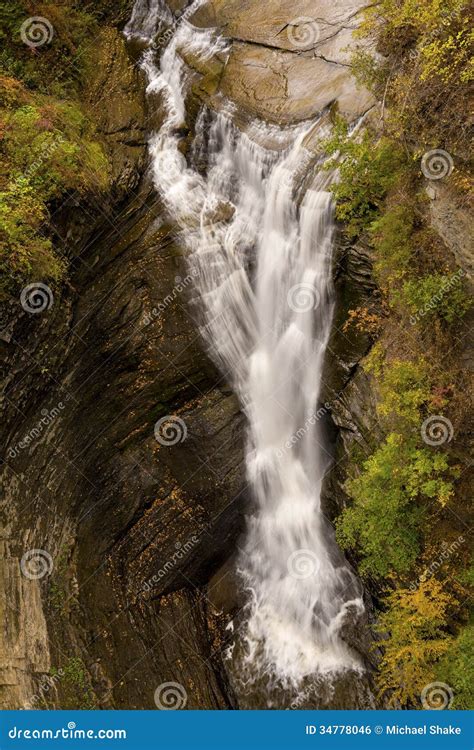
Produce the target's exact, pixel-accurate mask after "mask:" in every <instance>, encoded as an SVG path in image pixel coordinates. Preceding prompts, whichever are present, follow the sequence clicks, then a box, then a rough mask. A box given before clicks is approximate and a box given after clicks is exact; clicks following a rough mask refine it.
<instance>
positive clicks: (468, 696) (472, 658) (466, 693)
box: [436, 623, 474, 711]
mask: <svg viewBox="0 0 474 750" xmlns="http://www.w3.org/2000/svg"><path fill="white" fill-rule="evenodd" d="M473 673H474V625H473V624H472V623H471V624H469V625H467V626H466V627H464V628H462V629H461V631H460V633H459V635H458V637H457V638H456V639H455V640H454V641H452V642H451V643H450V646H449V648H448V650H447V651H446V653H445V654H444V656H443V658H442V659H441V660H440V662H439V665H438V667H437V669H436V678H437V679H438V680H440V681H441V682H445V683H446V684H447V685H449V686H450V687H451V688H452V690H453V693H454V699H453V702H452V705H451V708H452V709H458V710H462V711H467V710H472V709H474V682H473V680H472V675H473Z"/></svg>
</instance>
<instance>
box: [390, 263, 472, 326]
mask: <svg viewBox="0 0 474 750" xmlns="http://www.w3.org/2000/svg"><path fill="white" fill-rule="evenodd" d="M395 299H396V300H397V301H398V303H399V304H400V306H401V307H403V308H408V309H409V310H410V312H411V314H412V322H422V321H423V320H425V321H426V322H427V323H429V322H430V321H431V320H432V319H433V317H436V316H437V317H439V318H441V319H443V320H445V321H446V322H447V323H453V322H454V321H455V320H459V319H461V318H463V316H464V315H465V314H466V312H467V310H468V309H469V307H470V306H471V300H470V298H469V297H468V295H467V294H466V293H465V292H464V289H463V286H462V278H461V275H460V274H459V272H458V273H457V274H453V275H451V276H446V275H445V274H440V273H435V274H431V275H429V276H424V277H422V278H420V279H416V280H415V279H411V280H409V281H405V283H404V284H403V287H402V288H401V290H400V291H399V292H397V293H396V295H395Z"/></svg>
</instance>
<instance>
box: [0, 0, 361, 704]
mask: <svg viewBox="0 0 474 750" xmlns="http://www.w3.org/2000/svg"><path fill="white" fill-rule="evenodd" d="M182 6H183V3H181V2H178V1H176V2H173V4H172V9H173V10H175V11H176V10H181V9H182ZM315 6H317V8H316V9H315ZM359 7H360V4H359V3H352V2H344V3H337V2H336V3H326V2H318V3H314V2H310V1H309V0H306V1H304V2H303V0H299V1H297V2H291V3H290V2H281V0H272V1H271V2H269V3H265V4H262V3H261V2H257V0H252V1H251V0H241V1H237V0H232V1H231V2H223V1H221V0H213V1H212V2H210V3H209V4H208V5H207V6H205V7H203V8H202V9H201V10H200V11H199V13H198V14H197V16H196V18H195V19H193V21H194V22H196V23H198V24H199V25H202V26H219V27H220V28H222V30H223V33H225V34H226V35H227V36H228V37H229V38H231V39H233V43H232V46H231V50H230V56H229V58H228V59H224V58H222V59H216V60H213V61H210V62H209V63H208V65H207V68H206V70H200V71H198V74H197V79H198V80H197V83H196V86H195V89H194V94H195V96H194V101H191V102H190V109H191V111H197V110H198V109H199V107H200V106H201V103H202V101H203V100H204V101H206V102H207V103H210V104H211V105H212V104H213V103H214V102H216V103H217V100H218V99H219V98H222V96H226V97H230V98H231V99H232V100H233V101H234V102H235V103H236V104H237V105H238V107H239V108H242V110H243V111H245V113H246V114H247V115H248V116H258V117H261V118H263V119H267V120H269V121H271V122H275V123H279V124H289V123H292V122H299V121H301V120H302V119H305V118H308V117H313V116H314V115H315V114H316V113H318V112H320V111H321V110H322V109H324V108H325V107H326V106H328V105H329V104H330V103H331V102H333V101H334V100H337V101H338V102H339V106H340V109H341V110H342V111H343V112H344V113H348V114H349V116H350V119H353V118H355V117H358V116H359V115H360V114H361V113H362V112H364V111H365V110H366V109H367V107H368V106H370V100H369V99H368V97H367V95H366V94H364V93H361V92H358V91H357V90H356V89H355V86H354V83H353V81H352V80H351V78H350V76H349V73H348V69H347V60H346V58H345V54H346V53H344V52H343V51H342V50H343V48H344V47H345V46H346V45H347V43H348V42H349V39H350V34H351V28H352V26H353V24H354V23H355V22H356V18H357V12H358V10H359ZM314 16H316V23H317V30H316V31H315V30H314V29H315V27H314V26H313V24H312V19H313V17H314ZM308 17H309V18H310V23H309V32H310V34H314V35H315V36H314V40H311V39H310V42H309V44H306V41H305V43H304V46H302V42H301V40H302V39H303V40H306V39H307V36H306V34H307V33H308V28H307V26H308V21H307V20H304V23H302V24H301V23H296V24H295V23H293V22H294V21H298V19H300V20H301V19H302V18H303V19H307V18H308ZM300 26H302V27H303V28H301V29H300V28H299V27H300ZM295 39H296V41H297V44H296V46H295ZM313 41H314V43H313ZM96 54H97V59H96V61H95V65H94V66H93V67H94V69H95V71H96V73H95V75H94V76H93V78H92V79H91V81H90V85H89V90H88V96H89V101H90V105H91V106H93V105H94V104H96V103H97V102H98V101H100V103H101V105H100V107H99V108H98V109H99V110H100V112H99V115H98V122H99V128H100V132H101V135H102V137H103V140H104V142H105V144H106V147H107V148H108V150H109V153H110V156H111V165H112V180H113V186H112V189H111V192H110V195H108V196H107V197H104V196H97V195H96V196H94V195H90V196H87V198H84V197H80V196H71V197H70V198H69V199H68V201H67V202H66V203H65V204H63V205H62V206H61V207H59V208H58V209H57V211H56V214H55V216H54V225H55V229H56V232H57V239H56V241H57V243H58V245H59V246H60V247H61V249H62V250H63V252H64V253H65V254H66V255H67V257H69V258H70V259H71V268H72V270H71V278H70V283H69V284H68V285H67V286H66V287H65V288H64V289H62V290H61V291H59V290H58V291H57V292H55V299H54V304H53V305H52V307H51V308H50V309H49V310H47V311H45V312H44V313H42V314H39V315H32V314H28V313H26V312H24V311H23V310H22V308H21V306H20V304H19V302H16V301H13V302H12V303H11V304H10V305H5V306H4V307H3V308H2V310H1V311H0V314H1V325H0V333H1V337H0V359H1V365H2V369H3V370H4V372H5V373H6V379H5V391H4V396H3V404H2V406H3V414H4V416H3V420H2V427H1V429H2V437H3V440H4V444H5V445H6V454H5V456H4V463H3V464H2V466H1V476H2V486H3V493H2V496H1V499H0V504H1V514H2V516H1V517H2V526H3V535H2V537H3V538H2V543H1V544H0V554H1V555H2V561H1V564H0V568H1V569H2V575H1V576H0V608H1V609H2V614H3V615H4V620H6V621H8V623H9V625H8V628H7V629H6V630H5V631H4V632H3V633H2V636H1V638H0V705H1V706H2V707H4V708H19V707H22V706H25V705H32V706H33V707H40V706H45V705H49V706H57V707H62V708H87V707H93V706H102V707H116V708H154V707H155V705H156V703H155V690H156V689H157V688H159V687H160V686H162V685H163V684H164V683H169V682H173V683H179V685H180V686H182V687H183V689H184V691H185V694H186V705H187V707H188V708H227V707H235V705H236V704H235V698H234V696H233V693H232V689H231V687H230V685H229V682H228V679H227V677H226V673H225V670H224V668H223V665H222V653H223V649H224V648H225V646H226V641H225V634H224V630H223V626H225V624H226V618H228V617H229V616H230V615H231V614H232V613H233V611H234V610H235V608H236V607H237V606H238V600H237V598H236V591H235V581H234V573H233V567H232V565H231V564H229V560H230V559H231V557H232V555H233V554H234V552H235V549H236V544H237V540H238V537H239V534H240V533H241V532H242V530H243V513H244V510H245V505H246V502H247V497H246V482H245V476H244V469H243V452H244V430H245V426H244V421H243V417H242V414H241V411H240V409H239V405H238V403H237V401H236V399H235V397H234V396H233V395H232V393H231V391H230V389H229V387H228V384H227V383H226V382H225V381H224V380H223V379H222V378H221V376H220V375H219V374H218V373H217V372H216V370H215V368H214V367H213V366H212V365H211V364H210V362H209V360H208V358H207V357H206V355H205V353H204V351H203V346H202V342H201V339H200V335H199V332H198V326H197V321H196V319H195V309H194V308H193V306H192V305H191V304H190V299H189V298H190V297H191V296H192V279H191V278H190V277H189V275H188V269H187V266H186V262H185V259H184V258H183V256H182V250H181V248H180V246H179V242H177V240H176V238H175V236H174V234H173V227H170V226H168V225H167V224H166V223H165V222H164V216H165V211H164V207H163V206H162V205H161V204H160V201H159V199H158V197H157V195H156V193H154V191H152V190H151V188H150V186H149V184H148V182H147V178H146V165H147V155H146V134H147V130H148V128H149V126H150V123H155V121H156V120H159V111H156V109H155V105H156V102H155V103H154V106H153V109H151V110H150V109H148V110H147V108H146V107H147V105H146V103H145V99H144V81H143V79H142V77H141V75H140V73H139V72H138V71H137V69H136V68H135V67H134V66H133V64H132V62H131V60H130V59H129V57H128V55H127V52H126V49H125V44H124V42H123V39H122V36H121V34H120V33H119V31H117V29H115V28H112V27H111V26H107V27H106V28H105V29H104V30H103V32H102V33H101V35H100V37H99V39H98V40H97V50H96ZM189 62H190V63H191V64H192V62H193V61H189ZM323 82H324V83H323ZM96 109H97V108H96ZM358 252H359V251H357V250H356V249H350V250H347V252H346V254H345V255H344V258H345V260H344V261H343V262H342V265H341V267H340V268H339V267H338V268H339V270H338V280H337V283H338V284H339V287H338V288H339V291H340V292H342V291H344V290H346V291H347V297H350V296H351V295H354V294H355V295H356V296H357V295H358V294H362V295H364V294H366V293H367V294H370V293H371V292H370V283H371V282H370V279H369V276H370V272H369V271H367V268H368V266H367V263H366V261H365V260H364V258H363V257H362V256H360V253H359V256H360V257H359V256H358ZM362 255H363V253H362ZM350 269H352V271H351V270H350ZM351 273H352V277H351ZM361 290H362V291H361ZM342 296H344V295H342ZM336 327H337V326H336ZM335 335H336V338H337V335H340V334H335ZM333 344H334V345H333V346H332V347H331V348H332V350H334V352H335V356H334V358H333V359H331V358H330V359H329V360H328V362H329V364H328V373H329V372H330V373H331V375H330V376H329V375H328V378H327V380H328V383H330V386H328V388H329V390H328V397H329V398H330V400H332V401H334V400H335V394H336V395H337V394H338V393H339V392H340V391H341V390H344V394H345V395H344V397H340V398H339V397H338V399H337V404H338V406H337V407H336V406H334V408H333V417H334V421H335V423H336V424H337V425H338V427H339V428H340V435H342V436H346V433H347V434H349V433H350V432H351V430H352V431H354V432H357V430H358V429H359V428H358V427H357V424H358V421H359V418H358V417H357V418H356V419H354V414H355V413H356V412H355V404H356V403H365V401H363V400H362V401H360V392H361V391H363V392H364V394H365V395H364V398H365V397H367V399H369V400H370V391H369V390H367V388H366V386H365V385H364V383H363V382H362V380H360V378H359V380H357V379H355V380H354V379H351V376H352V375H353V373H354V369H355V368H356V366H357V362H358V360H359V359H360V357H361V356H362V355H363V353H364V350H365V349H366V346H367V342H363V341H362V343H361V342H354V343H353V346H352V348H351V349H350V350H349V349H347V347H345V344H344V341H343V340H342V339H339V340H336V339H334V342H333ZM331 356H332V355H331ZM361 377H362V376H361ZM351 389H352V390H351ZM357 389H359V392H357ZM367 403H368V402H367ZM362 411H363V409H362ZM360 418H361V420H362V419H363V418H364V416H363V414H362V413H361V414H360ZM351 419H352V420H353V421H355V422H356V423H357V424H356V426H355V427H354V428H353V427H352V426H351V424H352V423H351ZM42 420H43V421H42ZM156 425H158V427H156ZM155 427H156V434H155ZM25 438H28V439H25ZM341 440H342V441H343V442H342V443H341ZM344 440H345V437H340V438H339V442H338V446H342V447H344V446H345V442H344ZM342 447H338V448H337V450H342ZM338 481H339V480H338ZM341 483H342V479H341V481H340V482H339V484H338V488H336V490H335V492H336V491H338V492H340V491H341V486H342V484H341ZM38 549H39V550H42V551H43V552H44V553H46V555H45V556H43V559H44V560H46V567H47V570H46V573H45V574H44V575H41V576H39V577H35V576H32V577H28V576H27V575H25V573H24V572H23V571H22V568H21V566H20V561H21V560H22V558H23V557H24V555H25V553H26V552H27V551H29V550H38ZM222 612H223V613H224V615H222V614H221V613H222ZM54 669H60V670H62V673H61V672H60V674H59V678H58V679H57V680H55V681H54V685H50V686H49V688H48V689H47V690H46V689H44V688H43V687H42V686H43V685H44V679H45V676H46V675H48V674H51V673H52V670H54ZM48 684H49V683H48ZM159 695H160V693H159ZM159 695H158V700H159V699H160V698H159ZM338 701H339V702H338V704H337V705H339V704H340V703H341V701H342V703H341V706H342V704H343V703H344V700H343V699H342V698H341V699H340V700H339V699H338ZM346 703H347V697H346ZM354 705H356V703H354Z"/></svg>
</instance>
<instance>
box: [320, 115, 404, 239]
mask: <svg viewBox="0 0 474 750" xmlns="http://www.w3.org/2000/svg"><path fill="white" fill-rule="evenodd" d="M324 145H325V149H326V151H327V153H328V154H331V155H334V157H335V158H334V160H333V161H332V162H330V163H329V164H328V168H333V167H334V166H336V165H339V181H338V182H336V183H335V185H334V186H333V192H334V195H335V197H336V200H337V206H336V214H337V217H338V219H339V220H340V221H342V222H344V225H345V226H344V229H345V231H346V232H347V234H348V235H350V236H351V237H356V236H357V235H358V234H360V233H361V232H362V231H363V230H364V229H367V228H368V227H369V226H370V224H371V223H372V222H373V221H374V220H375V219H376V218H377V216H378V214H379V211H380V209H381V207H382V205H383V201H384V199H385V197H386V195H387V192H388V190H389V189H390V187H391V186H392V185H393V184H394V183H395V182H396V181H397V179H399V177H400V174H401V173H403V171H404V169H405V166H406V159H405V156H404V154H403V151H402V150H401V149H400V148H399V147H398V146H397V145H396V144H394V142H393V141H389V140H387V139H384V138H382V139H381V140H380V141H379V142H378V143H375V144H374V140H373V136H372V135H371V134H369V133H368V132H367V131H364V132H363V134H362V135H357V136H353V137H351V136H350V134H349V132H348V127H347V124H346V123H345V122H344V120H342V119H341V118H336V122H335V126H334V132H333V135H332V137H331V138H330V139H328V140H327V141H326V142H325V144H324Z"/></svg>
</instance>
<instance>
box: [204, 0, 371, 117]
mask: <svg viewBox="0 0 474 750" xmlns="http://www.w3.org/2000/svg"><path fill="white" fill-rule="evenodd" d="M365 5H366V3H365V2H361V1H360V0H355V1H354V0H347V1H346V0H344V2H335V3H334V2H333V3H331V2H326V0H318V2H314V0H297V1H296V2H292V3H290V2H281V0H270V1H269V2H265V3H259V2H256V1H255V0H243V1H241V0H231V1H230V2H228V1H227V0H211V2H209V3H207V4H205V5H204V6H202V7H201V8H200V9H199V10H198V12H197V13H196V15H195V16H194V17H193V19H192V21H193V23H196V24H197V25H198V26H203V27H212V26H217V27H218V28H219V29H221V30H222V33H223V34H224V35H225V36H226V37H228V38H229V39H230V40H231V42H232V46H231V49H230V54H229V58H228V61H227V64H226V65H225V67H224V69H223V71H222V74H221V78H220V86H219V91H220V92H221V93H222V94H223V95H224V96H225V97H227V98H229V99H231V100H232V101H233V102H235V103H236V105H237V107H238V108H239V110H240V109H243V110H245V111H246V112H247V113H248V114H249V115H251V116H254V117H255V116H256V117H260V118H262V119H264V120H267V121H269V122H274V123H277V124H279V125H288V124H292V123H295V122H299V121H301V120H306V119H310V118H314V117H315V116H316V115H317V114H319V113H320V112H322V111H323V110H324V109H325V108H326V107H328V106H329V105H330V104H332V103H334V102H337V104H338V107H339V110H340V112H341V114H342V115H344V116H345V117H347V118H348V119H349V120H350V121H353V120H355V119H357V118H358V117H359V116H360V115H362V114H363V113H364V112H366V111H367V110H368V109H369V108H370V107H371V106H372V105H373V100H372V98H371V97H370V95H369V94H368V92H366V91H363V90H358V89H357V88H356V86H355V83H354V80H353V78H352V76H351V74H350V71H349V67H348V53H347V49H346V48H347V46H348V45H349V44H350V42H351V35H352V31H353V30H354V29H355V28H356V26H357V23H358V19H359V14H360V10H361V9H362V8H363V7H364V6H365Z"/></svg>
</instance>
